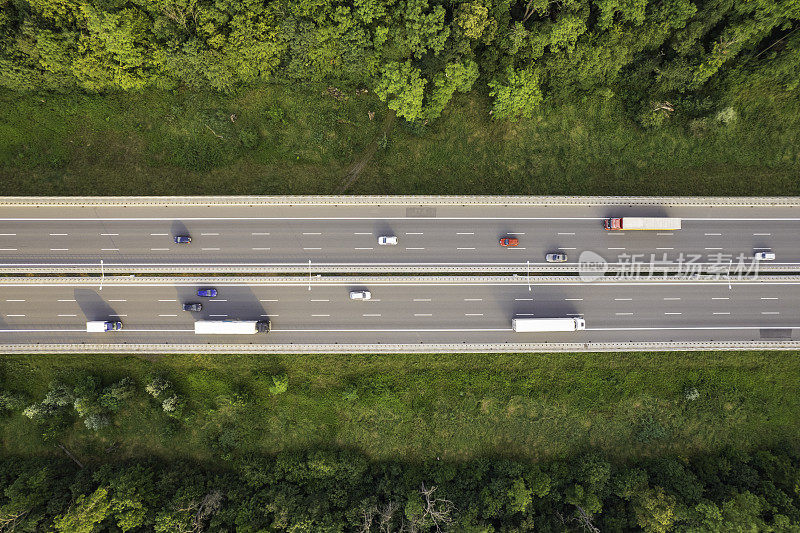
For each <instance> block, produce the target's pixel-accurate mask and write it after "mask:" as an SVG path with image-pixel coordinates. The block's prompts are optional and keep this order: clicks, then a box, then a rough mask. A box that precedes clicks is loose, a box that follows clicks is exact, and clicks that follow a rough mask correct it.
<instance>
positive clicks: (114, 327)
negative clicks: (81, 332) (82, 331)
mask: <svg viewBox="0 0 800 533" xmlns="http://www.w3.org/2000/svg"><path fill="white" fill-rule="evenodd" d="M121 329H122V322H107V321H103V320H90V321H89V322H87V323H86V332H87V333H103V332H106V331H119V330H121Z"/></svg>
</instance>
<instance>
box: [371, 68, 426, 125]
mask: <svg viewBox="0 0 800 533" xmlns="http://www.w3.org/2000/svg"><path fill="white" fill-rule="evenodd" d="M426 83H427V80H426V79H424V78H422V76H421V75H420V70H419V69H418V68H416V67H414V66H412V65H411V61H404V62H402V63H401V62H397V61H393V62H390V63H387V64H386V65H384V67H383V68H382V69H381V77H380V79H379V80H378V84H377V86H376V87H375V94H377V95H378V98H380V99H381V100H383V101H384V102H386V105H387V106H388V107H389V109H393V110H394V111H396V112H397V114H398V115H399V116H401V117H403V118H405V119H406V120H408V121H414V120H417V119H418V118H420V117H421V116H422V100H423V97H424V94H425V85H426Z"/></svg>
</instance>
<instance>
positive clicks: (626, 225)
mask: <svg viewBox="0 0 800 533" xmlns="http://www.w3.org/2000/svg"><path fill="white" fill-rule="evenodd" d="M603 226H604V227H605V228H606V229H607V230H608V231H622V230H676V229H681V219H679V218H667V217H623V218H607V219H605V220H604V221H603Z"/></svg>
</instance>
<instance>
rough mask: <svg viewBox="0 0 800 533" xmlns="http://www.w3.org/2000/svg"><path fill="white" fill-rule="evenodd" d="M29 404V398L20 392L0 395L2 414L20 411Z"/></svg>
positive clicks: (0, 412) (0, 411)
mask: <svg viewBox="0 0 800 533" xmlns="http://www.w3.org/2000/svg"><path fill="white" fill-rule="evenodd" d="M26 403H27V398H26V397H25V395H24V394H22V393H19V392H5V391H4V392H2V393H0V414H4V413H12V412H14V411H19V410H20V409H22V408H23V407H25V404H26Z"/></svg>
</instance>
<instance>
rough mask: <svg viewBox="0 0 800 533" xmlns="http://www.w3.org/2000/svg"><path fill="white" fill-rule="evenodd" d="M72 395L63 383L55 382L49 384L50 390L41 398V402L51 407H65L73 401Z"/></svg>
mask: <svg viewBox="0 0 800 533" xmlns="http://www.w3.org/2000/svg"><path fill="white" fill-rule="evenodd" d="M73 399H74V396H73V395H72V394H71V393H70V391H69V389H68V388H67V386H66V385H64V384H63V383H58V382H55V383H53V384H51V385H50V390H48V391H47V394H46V395H45V397H44V400H42V403H43V404H45V405H49V406H52V407H66V406H67V405H69V404H71V403H72V402H73Z"/></svg>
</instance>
